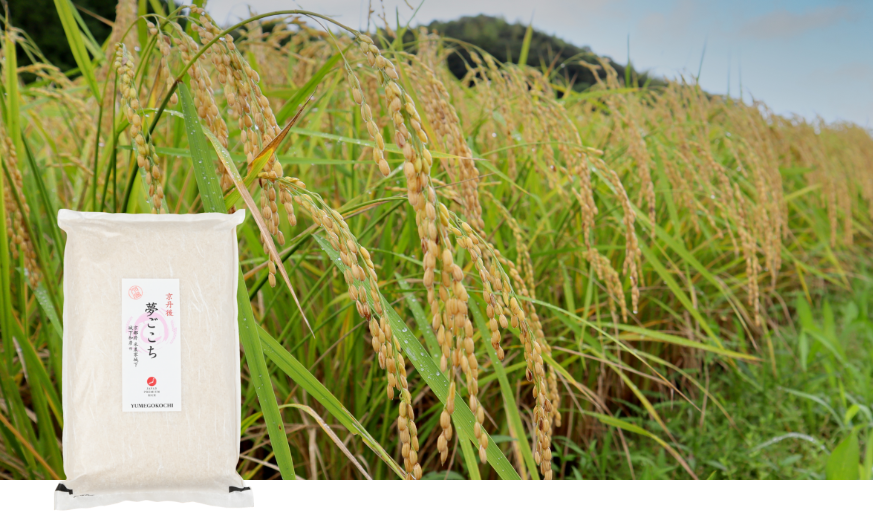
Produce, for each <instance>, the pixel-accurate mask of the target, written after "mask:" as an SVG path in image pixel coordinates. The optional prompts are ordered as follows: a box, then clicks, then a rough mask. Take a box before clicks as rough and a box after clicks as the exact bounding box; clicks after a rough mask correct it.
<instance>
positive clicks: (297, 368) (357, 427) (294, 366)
mask: <svg viewBox="0 0 873 512" xmlns="http://www.w3.org/2000/svg"><path fill="white" fill-rule="evenodd" d="M258 334H259V336H260V338H261V341H262V342H263V345H264V354H266V355H267V357H269V358H270V360H271V361H273V362H274V363H276V366H278V367H279V369H281V370H282V371H283V372H285V374H286V375H288V377H290V378H291V380H293V381H294V382H296V383H297V384H298V385H300V387H301V388H303V389H305V390H306V392H307V393H309V394H310V395H311V396H312V398H315V400H317V401H318V403H320V404H321V405H322V406H324V408H325V409H327V411H328V412H330V414H332V415H333V417H334V418H336V419H337V420H338V421H339V422H340V423H342V424H343V426H344V427H346V428H347V429H349V432H351V433H352V434H355V435H357V436H360V437H361V440H362V441H363V442H364V444H366V445H367V446H368V447H369V448H370V449H371V450H373V452H374V453H376V455H378V456H379V458H381V459H382V460H383V461H385V463H386V464H388V467H390V468H391V470H392V471H394V473H395V474H397V476H399V477H400V478H405V477H406V473H405V472H404V471H403V469H402V468H401V467H400V466H399V465H398V464H397V462H396V461H395V460H394V459H393V458H392V457H391V456H390V455H389V454H388V452H386V451H385V449H384V448H382V445H380V444H379V443H378V442H377V441H376V439H375V438H374V437H373V436H371V435H370V433H369V432H367V429H366V428H364V426H363V425H361V423H360V422H359V421H358V420H357V418H355V417H354V415H352V413H350V412H349V411H348V410H347V409H346V408H345V407H343V404H342V402H340V401H339V400H338V399H337V398H336V397H335V396H334V395H333V393H331V392H330V391H329V390H328V389H327V388H326V387H324V384H322V383H321V382H320V381H319V380H318V379H317V378H316V377H315V376H314V375H312V373H310V372H309V370H308V369H307V368H306V367H305V366H303V364H301V363H300V361H298V360H297V358H295V357H294V356H293V355H291V353H290V352H288V351H287V350H285V348H284V347H283V346H282V345H281V344H280V343H279V342H278V341H276V340H275V339H274V338H273V337H272V336H270V333H268V332H267V331H266V330H265V329H264V328H263V327H260V326H259V327H258Z"/></svg>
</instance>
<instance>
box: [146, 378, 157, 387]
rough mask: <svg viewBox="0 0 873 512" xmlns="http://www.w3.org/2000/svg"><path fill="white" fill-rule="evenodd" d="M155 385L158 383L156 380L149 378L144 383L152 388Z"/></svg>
mask: <svg viewBox="0 0 873 512" xmlns="http://www.w3.org/2000/svg"><path fill="white" fill-rule="evenodd" d="M157 383H158V379H156V378H154V377H149V380H147V381H146V384H148V385H149V386H154V385H155V384H157Z"/></svg>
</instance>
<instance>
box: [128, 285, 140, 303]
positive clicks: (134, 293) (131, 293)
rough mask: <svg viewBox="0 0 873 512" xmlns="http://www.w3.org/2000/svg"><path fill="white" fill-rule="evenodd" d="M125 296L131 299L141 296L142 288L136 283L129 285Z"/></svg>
mask: <svg viewBox="0 0 873 512" xmlns="http://www.w3.org/2000/svg"><path fill="white" fill-rule="evenodd" d="M127 296H128V297H130V298H131V299H133V300H136V299H138V298H140V297H142V288H140V287H139V286H136V285H133V286H131V287H130V289H129V290H127Z"/></svg>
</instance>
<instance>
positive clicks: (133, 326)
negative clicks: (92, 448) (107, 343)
mask: <svg viewBox="0 0 873 512" xmlns="http://www.w3.org/2000/svg"><path fill="white" fill-rule="evenodd" d="M180 299H181V297H179V280H178V279H122V280H121V329H122V333H121V343H122V350H121V410H122V411H123V412H165V411H181V410H182V348H181V339H182V329H181V323H180V319H179V314H180V312H181V308H180V307H179V304H180V302H179V301H180Z"/></svg>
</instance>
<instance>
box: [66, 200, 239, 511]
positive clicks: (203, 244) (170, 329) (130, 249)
mask: <svg viewBox="0 0 873 512" xmlns="http://www.w3.org/2000/svg"><path fill="white" fill-rule="evenodd" d="M244 219H245V211H244V210H240V211H237V212H236V213H234V214H232V215H225V214H219V213H203V214H196V215H147V214H146V215H128V214H112V213H92V212H74V211H70V210H60V212H58V226H60V227H61V229H63V230H64V231H66V233H67V244H66V249H65V253H64V352H63V379H62V380H63V409H64V435H63V453H64V471H65V473H66V476H67V480H65V481H64V482H62V483H61V484H60V485H59V486H58V489H57V490H56V492H55V509H56V510H68V509H74V508H87V507H94V506H99V505H108V504H111V503H117V502H121V501H143V500H150V501H178V502H188V501H193V502H200V503H205V504H209V505H217V506H223V507H234V508H236V507H251V506H253V504H254V501H253V497H252V492H251V490H250V489H249V488H247V487H246V486H245V484H244V482H243V479H242V478H241V477H240V476H239V475H238V474H237V473H236V465H237V463H238V461H239V441H240V407H241V395H240V373H239V369H240V350H239V332H238V327H237V303H236V292H237V279H238V272H239V262H238V256H237V241H236V226H238V225H239V224H241V223H242V222H243V220H244Z"/></svg>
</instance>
